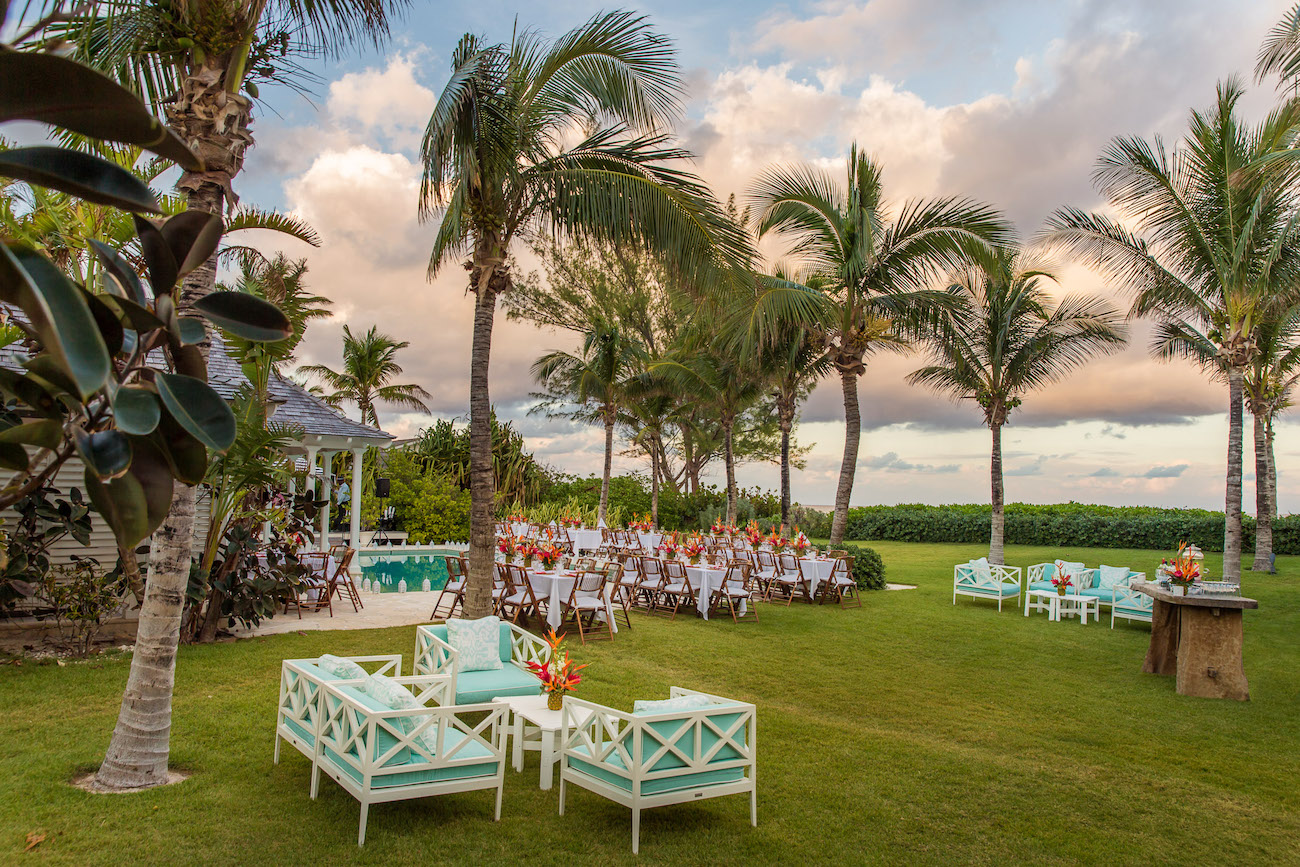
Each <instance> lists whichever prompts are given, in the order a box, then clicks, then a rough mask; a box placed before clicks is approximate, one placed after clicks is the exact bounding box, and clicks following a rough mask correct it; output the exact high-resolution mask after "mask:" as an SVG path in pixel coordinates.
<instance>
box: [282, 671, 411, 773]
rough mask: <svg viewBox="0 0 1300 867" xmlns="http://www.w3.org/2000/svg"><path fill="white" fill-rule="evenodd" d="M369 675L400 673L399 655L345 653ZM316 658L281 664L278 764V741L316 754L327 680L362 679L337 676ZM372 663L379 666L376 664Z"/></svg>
mask: <svg viewBox="0 0 1300 867" xmlns="http://www.w3.org/2000/svg"><path fill="white" fill-rule="evenodd" d="M341 658H342V659H346V660H348V661H349V662H355V663H357V664H358V665H361V666H362V667H363V668H365V669H366V670H367V673H369V674H385V675H388V676H390V677H399V676H400V675H401V673H402V656H401V654H391V655H387V656H344V657H341ZM317 662H319V659H286V660H284V661H283V662H282V663H280V702H279V705H278V706H277V707H276V713H275V759H274V761H275V763H276V764H279V763H280V741H282V740H284V741H288V742H289V744H290V745H291V746H293V747H294V748H295V749H297V750H298V752H300V753H302V754H303V755H304V756H306V757H307V758H309V759H311V758H314V757H315V755H316V738H317V737H318V736H319V735H320V722H321V719H322V716H323V710H324V697H323V695H322V687H323V686H324V685H325V684H327V683H348V684H357V683H361V680H354V679H348V678H342V677H338V676H337V675H335V674H333V673H331V672H329V671H326V670H325V669H324V668H321V667H320V666H319V665H317ZM374 663H378V664H379V665H378V666H377V667H376V666H375V665H374Z"/></svg>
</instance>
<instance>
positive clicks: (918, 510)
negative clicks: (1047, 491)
mask: <svg viewBox="0 0 1300 867" xmlns="http://www.w3.org/2000/svg"><path fill="white" fill-rule="evenodd" d="M989 519H990V509H989V507H988V506H978V505H953V506H926V505H921V504H909V505H901V506H866V507H862V508H857V509H850V510H849V523H848V532H847V534H846V538H848V539H854V540H859V541H868V540H872V539H888V540H892V541H897V542H987V541H988V539H989ZM1242 523H1243V530H1244V533H1245V538H1244V541H1243V545H1242V550H1243V551H1247V552H1248V551H1250V550H1252V549H1253V547H1254V544H1255V520H1254V519H1253V518H1251V517H1249V516H1243V519H1242ZM1223 525H1224V520H1223V513H1222V512H1210V511H1206V510H1205V509H1158V508H1154V507H1149V506H1090V505H1087V504H1084V503H1065V504H1062V505H1054V506H1034V505H1029V504H1026V503H1011V504H1009V505H1008V506H1007V507H1006V543H1007V544H1008V545H1069V546H1078V547H1084V548H1143V549H1153V550H1173V549H1175V548H1177V547H1178V543H1179V542H1180V541H1190V542H1193V543H1195V544H1197V545H1199V546H1200V547H1201V548H1202V549H1204V550H1206V551H1222V550H1223ZM1273 551H1274V553H1277V554H1300V515H1286V516H1279V517H1278V518H1277V519H1276V520H1275V521H1274V523H1273Z"/></svg>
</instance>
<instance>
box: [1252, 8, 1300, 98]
mask: <svg viewBox="0 0 1300 867" xmlns="http://www.w3.org/2000/svg"><path fill="white" fill-rule="evenodd" d="M1270 75H1276V76H1277V77H1278V86H1279V87H1295V86H1296V84H1297V83H1300V3H1297V4H1295V5H1294V6H1292V7H1291V8H1290V9H1288V10H1287V11H1286V13H1285V14H1283V15H1282V17H1281V19H1279V20H1278V22H1277V24H1275V25H1273V29H1272V30H1270V31H1269V32H1268V35H1267V36H1265V37H1264V42H1263V44H1261V45H1260V47H1259V55H1258V56H1257V57H1256V58H1255V80H1256V81H1263V80H1264V79H1265V78H1267V77H1268V76H1270Z"/></svg>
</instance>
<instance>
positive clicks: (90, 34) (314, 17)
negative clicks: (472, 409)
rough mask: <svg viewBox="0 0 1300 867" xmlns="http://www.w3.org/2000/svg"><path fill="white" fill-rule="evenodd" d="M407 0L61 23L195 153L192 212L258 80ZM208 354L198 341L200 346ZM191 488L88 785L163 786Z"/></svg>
mask: <svg viewBox="0 0 1300 867" xmlns="http://www.w3.org/2000/svg"><path fill="white" fill-rule="evenodd" d="M405 6H406V0H337V2H330V3H301V2H297V0H266V2H258V3H248V2H244V0H178V2H174V0H94V2H91V3H89V4H87V5H85V6H81V7H77V8H75V9H74V10H73V11H72V14H71V15H70V20H68V21H67V22H66V25H65V26H63V27H62V28H50V29H48V30H46V31H45V33H44V34H42V36H41V38H42V39H45V38H66V39H67V40H68V41H70V42H71V43H73V45H74V46H75V49H76V57H77V58H78V59H80V60H83V61H85V62H87V63H89V64H90V65H92V66H97V67H99V68H100V69H104V70H106V71H108V72H110V73H112V74H115V75H117V76H118V78H119V79H120V80H122V81H123V83H125V84H127V85H128V86H130V87H133V88H134V89H135V90H137V91H139V92H142V93H144V94H145V95H146V97H147V98H148V100H149V102H150V103H151V104H152V105H153V106H154V107H155V108H157V109H159V110H161V111H163V112H164V115H165V117H166V119H167V123H168V124H169V126H170V127H171V128H172V130H173V131H174V132H175V133H176V134H177V135H179V136H180V138H181V139H182V140H183V141H185V143H186V144H188V145H189V146H190V148H191V149H192V150H194V151H195V152H196V153H197V154H198V155H199V157H200V158H201V159H202V160H203V163H204V165H203V170H202V171H184V172H182V174H181V176H180V179H179V180H178V181H177V183H176V187H177V189H178V190H180V191H182V192H183V193H184V194H185V197H186V201H187V205H188V207H189V208H190V209H191V210H198V211H205V212H207V213H210V214H218V215H220V214H223V213H225V212H226V211H227V210H228V209H230V208H232V207H233V206H234V205H235V204H236V202H237V201H238V200H237V197H236V196H235V194H234V190H233V186H232V184H233V181H234V178H235V176H236V175H238V173H239V171H240V169H241V168H242V167H243V164H244V154H245V152H246V151H247V149H248V147H249V146H250V145H251V144H252V143H253V136H252V134H251V132H250V125H251V123H252V108H253V102H252V101H253V99H256V98H257V96H258V87H257V82H258V81H272V82H277V83H281V84H286V85H288V86H290V87H297V88H301V87H302V85H303V83H304V82H305V81H306V80H309V79H308V78H307V76H308V73H307V72H306V71H305V70H304V69H303V68H302V67H301V66H299V65H298V64H297V63H296V62H295V59H294V58H295V57H301V56H320V55H326V56H337V55H338V54H339V53H340V52H341V51H342V50H343V49H344V48H345V47H346V46H348V45H350V44H351V43H354V42H356V41H358V40H364V41H365V42H368V43H371V44H379V43H381V42H382V41H383V40H385V39H386V38H387V36H388V34H389V23H390V20H391V18H392V16H394V15H395V14H397V13H398V12H400V11H401V10H402V9H404V8H405ZM216 272H217V262H216V256H215V255H214V256H212V257H211V258H210V259H209V260H208V261H207V262H206V263H204V264H203V265H200V266H199V267H198V268H195V269H194V270H193V271H192V272H190V273H189V274H188V275H187V276H186V277H185V279H184V282H183V283H182V285H181V291H180V294H179V296H178V300H179V302H180V307H181V312H182V313H184V312H185V310H186V309H187V308H188V306H189V305H190V304H192V303H193V302H194V301H195V300H197V299H199V298H202V297H204V296H206V295H207V294H209V293H210V292H211V291H212V290H213V288H214V286H215V285H216ZM198 349H199V351H200V352H201V353H202V354H203V357H204V359H205V360H206V358H207V352H208V341H207V340H203V341H201V342H200V343H199V346H198ZM194 502H195V489H194V487H192V486H189V485H181V484H178V485H177V487H176V491H175V494H174V496H173V497H172V503H171V508H170V510H169V512H168V515H167V518H166V519H165V520H164V521H163V523H162V525H161V526H160V527H159V529H158V530H157V531H156V532H155V533H154V535H153V538H152V541H151V551H150V555H149V577H148V582H147V591H146V596H145V601H144V604H143V605H142V607H141V612H140V621H139V629H138V631H137V639H136V652H135V655H134V656H133V657H132V665H131V675H130V678H129V680H128V682H127V686H126V691H125V694H124V695H123V700H122V711H121V714H120V716H119V718H118V725H117V728H116V729H115V730H114V733H113V740H112V742H111V743H110V744H109V748H108V754H107V756H106V757H105V759H104V764H103V766H102V767H101V768H100V770H99V773H98V774H97V776H96V781H97V784H98V785H100V786H102V787H104V788H110V789H136V788H144V787H147V786H153V785H160V784H162V783H165V782H167V779H168V774H167V755H168V751H169V743H170V731H171V694H172V685H173V678H174V672H175V655H176V643H177V636H178V634H179V625H180V620H181V615H182V609H183V605H184V600H185V588H186V585H187V583H188V580H189V572H190V548H191V539H192V538H193V534H194Z"/></svg>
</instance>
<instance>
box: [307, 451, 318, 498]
mask: <svg viewBox="0 0 1300 867" xmlns="http://www.w3.org/2000/svg"><path fill="white" fill-rule="evenodd" d="M319 450H320V447H319V446H307V490H308V491H310V492H311V493H312V494H313V495H314V494H315V493H316V452H317V451H319Z"/></svg>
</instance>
